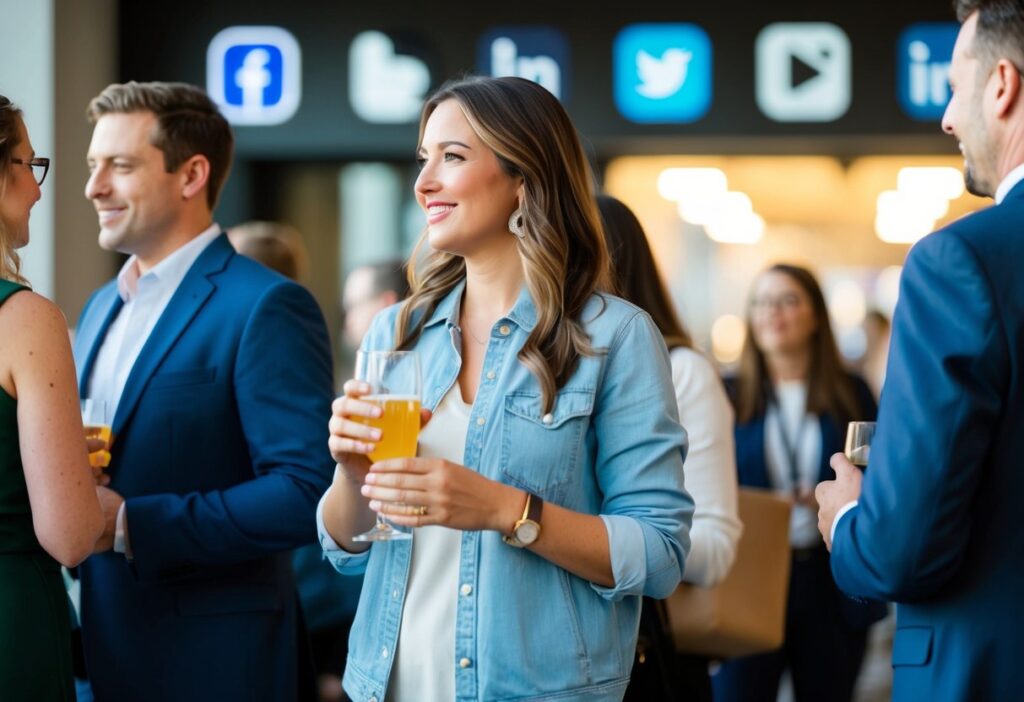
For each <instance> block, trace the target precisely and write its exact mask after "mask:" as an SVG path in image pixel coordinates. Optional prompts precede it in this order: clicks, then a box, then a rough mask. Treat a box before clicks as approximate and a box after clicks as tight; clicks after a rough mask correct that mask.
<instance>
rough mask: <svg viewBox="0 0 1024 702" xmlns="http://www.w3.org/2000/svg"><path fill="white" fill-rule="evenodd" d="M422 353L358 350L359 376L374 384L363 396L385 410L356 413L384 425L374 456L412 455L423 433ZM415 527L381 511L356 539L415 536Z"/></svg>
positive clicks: (375, 424) (375, 459) (364, 421)
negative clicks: (394, 521)
mask: <svg viewBox="0 0 1024 702" xmlns="http://www.w3.org/2000/svg"><path fill="white" fill-rule="evenodd" d="M420 378H421V373H420V356H419V354H418V353H417V352H416V351H360V352H359V353H358V354H356V379H357V380H362V381H363V382H365V383H367V384H368V385H369V386H370V392H369V394H367V395H364V396H363V397H362V398H361V399H362V400H363V401H365V402H372V403H373V404H375V405H377V406H379V407H380V408H381V409H383V410H384V413H383V414H382V415H381V416H380V417H352V419H353V420H354V421H357V422H360V423H362V424H367V425H369V426H372V427H376V428H377V429H380V432H381V436H380V439H379V440H378V441H377V442H376V446H375V448H374V450H373V452H371V453H370V460H371V461H372V462H373V463H376V462H378V461H383V460H386V459H388V458H412V457H414V456H415V455H416V442H417V440H418V439H419V433H420V393H421V382H422V381H421V379H420ZM411 538H412V530H411V529H408V528H406V527H400V526H397V525H395V524H391V523H390V522H388V521H387V519H385V518H384V515H382V514H381V513H380V512H378V513H377V523H376V524H374V525H373V528H372V529H370V530H369V531H367V532H364V533H362V534H358V535H357V536H354V537H352V540H353V541H396V540H403V539H411Z"/></svg>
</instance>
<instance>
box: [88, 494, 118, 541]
mask: <svg viewBox="0 0 1024 702" xmlns="http://www.w3.org/2000/svg"><path fill="white" fill-rule="evenodd" d="M96 497H98V498H100V507H102V508H103V516H104V517H105V524H104V526H103V534H102V536H100V538H99V540H98V541H96V545H95V546H94V547H93V553H103V552H104V551H109V550H110V549H112V548H114V532H115V530H116V529H117V511H118V510H119V509H121V504H122V503H123V502H124V498H123V497H121V496H120V495H119V494H117V493H116V492H114V491H113V490H111V489H110V488H108V487H103V486H102V485H97V486H96Z"/></svg>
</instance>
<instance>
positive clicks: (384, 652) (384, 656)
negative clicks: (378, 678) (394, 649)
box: [380, 648, 388, 658]
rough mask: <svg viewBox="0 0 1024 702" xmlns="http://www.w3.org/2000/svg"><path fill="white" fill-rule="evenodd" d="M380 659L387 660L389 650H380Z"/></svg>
mask: <svg viewBox="0 0 1024 702" xmlns="http://www.w3.org/2000/svg"><path fill="white" fill-rule="evenodd" d="M380 657H381V658H387V657H388V650H387V648H382V649H381V650H380Z"/></svg>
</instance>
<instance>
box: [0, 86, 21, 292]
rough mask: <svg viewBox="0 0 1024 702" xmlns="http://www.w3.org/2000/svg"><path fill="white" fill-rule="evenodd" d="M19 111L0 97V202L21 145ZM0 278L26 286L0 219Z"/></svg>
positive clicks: (18, 261)
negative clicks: (12, 162) (12, 163)
mask: <svg viewBox="0 0 1024 702" xmlns="http://www.w3.org/2000/svg"><path fill="white" fill-rule="evenodd" d="M21 120H22V117H21V110H19V109H18V108H17V107H15V106H14V104H13V103H12V102H11V101H10V100H9V99H7V98H6V97H4V96H3V95H0V200H2V199H3V197H4V193H5V192H6V190H7V179H8V178H9V177H10V172H11V159H12V158H14V156H13V154H14V149H15V148H16V147H17V146H18V145H19V144H20V143H21V139H20V136H19V134H18V132H19V131H20V127H21ZM0 278H3V279H5V280H12V281H14V282H15V283H21V284H23V285H27V284H28V283H27V281H26V280H25V279H24V278H22V277H21V259H19V258H18V254H17V252H16V251H15V250H14V242H12V241H11V233H10V231H9V229H8V227H7V223H6V222H4V221H3V219H2V218H0Z"/></svg>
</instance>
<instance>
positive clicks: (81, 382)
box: [74, 281, 124, 397]
mask: <svg viewBox="0 0 1024 702" xmlns="http://www.w3.org/2000/svg"><path fill="white" fill-rule="evenodd" d="M122 307H124V301H123V300H122V299H121V296H120V295H119V294H118V292H117V282H116V281H113V282H111V283H109V284H107V285H106V286H104V287H103V288H101V289H100V290H99V292H97V293H96V297H95V299H94V300H93V301H92V304H90V305H89V309H90V311H92V310H95V311H94V312H91V313H90V314H88V315H82V323H81V324H79V325H78V330H77V331H76V332H75V344H74V355H75V367H76V369H77V372H78V394H79V395H80V396H81V397H88V396H89V395H88V393H89V378H90V377H91V376H92V367H93V364H94V363H95V362H96V355H97V354H98V353H99V350H100V346H102V345H103V340H104V339H105V338H106V337H107V330H109V329H110V325H111V324H113V322H114V320H115V319H116V318H117V314H118V312H120V311H121V308H122Z"/></svg>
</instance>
